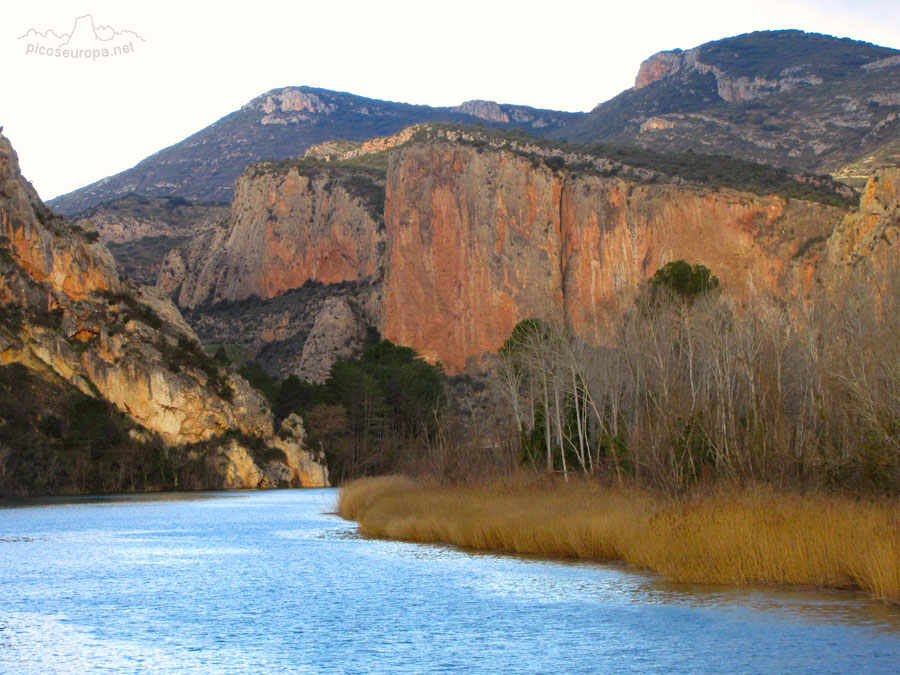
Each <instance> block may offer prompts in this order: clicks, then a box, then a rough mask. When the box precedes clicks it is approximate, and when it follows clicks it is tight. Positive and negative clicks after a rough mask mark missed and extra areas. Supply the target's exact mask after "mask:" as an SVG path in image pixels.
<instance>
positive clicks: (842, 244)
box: [822, 168, 900, 287]
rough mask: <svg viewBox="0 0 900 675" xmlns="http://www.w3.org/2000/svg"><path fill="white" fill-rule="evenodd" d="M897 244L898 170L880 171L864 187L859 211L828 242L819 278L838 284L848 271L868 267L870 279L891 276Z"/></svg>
mask: <svg viewBox="0 0 900 675" xmlns="http://www.w3.org/2000/svg"><path fill="white" fill-rule="evenodd" d="M898 243H900V169H895V168H892V169H881V170H879V171H877V172H876V173H875V174H873V175H872V176H871V177H870V178H869V181H868V182H867V183H866V187H865V190H863V193H862V196H861V198H860V201H859V210H858V211H856V212H854V213H851V214H848V215H847V217H845V218H844V219H843V220H842V221H841V223H840V224H839V225H838V227H837V228H835V231H834V233H833V235H832V236H831V237H830V238H829V239H828V244H827V248H826V252H825V261H824V264H823V271H822V274H823V277H824V278H825V279H826V280H827V281H828V282H829V283H828V285H829V286H832V287H833V286H835V285H836V284H837V283H839V281H838V280H839V278H840V276H841V275H842V274H844V273H845V272H847V271H848V269H849V268H854V267H858V266H860V265H866V266H868V268H869V269H868V271H869V272H870V273H873V274H874V279H875V280H878V279H882V278H884V277H885V275H887V274H895V273H896V269H897V262H898V259H897V256H898V250H900V247H898Z"/></svg>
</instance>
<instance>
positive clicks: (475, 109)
mask: <svg viewBox="0 0 900 675" xmlns="http://www.w3.org/2000/svg"><path fill="white" fill-rule="evenodd" d="M456 109H457V110H458V111H459V112H461V113H465V114H467V115H472V116H473V117H478V118H480V119H483V120H488V121H490V122H509V115H507V114H506V113H505V112H503V110H502V109H501V108H500V106H499V105H497V104H496V103H495V102H494V101H480V100H473V101H463V102H462V103H461V104H460V105H458V106H457V107H456Z"/></svg>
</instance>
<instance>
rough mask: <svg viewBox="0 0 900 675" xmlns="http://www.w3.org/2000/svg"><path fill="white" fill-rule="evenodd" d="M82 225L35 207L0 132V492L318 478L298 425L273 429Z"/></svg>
mask: <svg viewBox="0 0 900 675" xmlns="http://www.w3.org/2000/svg"><path fill="white" fill-rule="evenodd" d="M91 227H92V226H91V223H90V222H89V221H85V220H82V221H79V222H78V223H73V222H70V221H67V220H66V219H65V218H61V217H59V216H57V215H55V214H54V213H52V212H51V211H50V209H48V208H47V207H46V206H45V205H44V204H43V203H42V202H41V200H40V198H39V197H38V195H37V193H36V192H35V191H34V189H33V188H32V186H31V184H30V183H28V182H27V181H26V180H25V179H24V178H23V177H22V175H21V173H20V171H19V164H18V157H17V156H16V153H15V152H14V151H13V149H12V146H11V145H10V143H9V141H8V140H7V139H6V138H5V137H3V136H2V135H0V364H2V365H0V494H6V493H34V492H83V491H122V490H148V489H156V490H159V489H167V488H168V489H170V488H175V487H181V488H183V489H184V488H188V489H191V488H205V489H210V488H223V487H274V486H278V485H301V484H302V485H322V484H323V483H326V482H327V472H326V471H325V470H324V468H323V467H322V465H321V461H320V458H319V457H318V456H317V453H312V452H309V451H308V450H307V449H306V447H305V445H304V443H305V440H304V432H303V429H302V425H301V424H300V423H299V420H297V419H291V418H289V419H288V420H286V421H285V423H284V425H283V426H282V428H281V429H278V430H276V428H275V427H274V420H273V415H272V412H271V410H270V409H269V407H268V405H267V403H266V401H265V399H264V398H263V397H262V395H261V394H259V393H258V392H257V391H256V390H255V389H253V388H252V387H251V386H250V385H249V384H248V383H247V382H246V380H244V379H243V378H242V377H240V376H239V375H238V373H237V372H236V371H235V370H234V369H233V368H232V367H230V366H229V365H228V364H226V363H221V362H217V361H215V360H214V359H211V358H210V357H208V356H206V355H205V354H204V352H203V350H202V348H201V346H200V344H199V342H198V341H197V338H196V335H195V334H194V332H193V331H192V330H191V328H190V327H189V326H188V325H187V324H186V323H185V322H184V319H183V318H182V317H181V315H180V313H179V312H178V310H177V309H176V308H175V307H174V306H173V305H172V303H171V302H169V301H168V300H166V299H164V298H163V297H162V296H161V295H160V294H158V293H157V292H155V291H154V289H150V288H146V287H142V286H140V285H137V284H134V283H133V282H131V281H129V280H128V279H126V278H124V277H123V276H122V275H120V273H119V272H118V270H116V267H115V265H114V263H113V260H112V257H111V256H110V254H109V251H108V250H107V249H106V247H105V245H104V244H103V243H102V242H101V241H100V237H99V235H98V233H97V231H96V230H93V229H91ZM276 431H277V432H278V433H276Z"/></svg>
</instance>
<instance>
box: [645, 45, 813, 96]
mask: <svg viewBox="0 0 900 675" xmlns="http://www.w3.org/2000/svg"><path fill="white" fill-rule="evenodd" d="M702 58H703V53H702V48H701V47H697V48H696V49H691V50H688V51H682V50H681V49H675V50H673V51H667V52H659V53H657V54H654V55H653V56H651V57H650V58H649V59H647V60H646V61H644V62H643V63H641V66H640V68H639V69H638V74H637V77H636V78H635V80H634V88H635V89H643V88H644V87H647V86H649V85H651V84H653V83H654V82H659V81H660V80H662V79H664V78H667V77H672V76H673V75H675V74H676V73H679V72H681V71H683V70H685V71H688V70H689V71H694V72H697V73H700V74H701V75H706V74H707V73H712V75H713V76H714V77H715V78H716V89H717V91H718V94H719V98H721V99H722V100H724V101H728V102H729V103H741V102H744V101H750V100H752V99H755V98H759V97H761V96H768V95H769V94H774V93H779V92H789V91H792V90H794V89H796V88H797V87H798V86H799V85H804V84H807V85H817V84H822V78H821V77H819V76H818V75H816V74H814V73H808V72H803V71H804V68H794V69H788V70H786V71H785V72H783V73H781V76H779V77H776V78H767V77H763V76H759V75H757V76H754V77H748V76H746V75H734V74H732V73H729V72H727V71H726V70H723V69H722V68H720V67H718V66H716V65H712V64H709V63H704V62H703V61H702V60H701V59H702Z"/></svg>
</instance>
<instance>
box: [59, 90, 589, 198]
mask: <svg viewBox="0 0 900 675" xmlns="http://www.w3.org/2000/svg"><path fill="white" fill-rule="evenodd" d="M575 117H578V114H576V113H566V112H555V111H549V110H536V109H534V108H528V107H526V106H516V105H505V104H503V105H501V104H497V103H494V102H492V101H467V102H465V103H463V104H462V105H459V106H456V107H447V108H432V107H429V106H425V105H410V104H407V103H392V102H389V101H378V100H375V99H369V98H363V97H361V96H354V95H352V94H346V93H341V92H335V91H328V90H326V89H316V88H313V87H285V88H282V89H274V90H272V91H269V92H267V93H265V94H262V95H261V96H258V97H256V98H254V99H253V100H252V101H250V102H248V103H247V104H246V105H244V106H243V107H242V108H241V109H240V110H237V111H235V112H233V113H231V114H230V115H227V116H225V117H223V118H222V119H220V120H219V121H218V122H215V123H214V124H211V125H210V126H208V127H206V128H205V129H203V130H202V131H199V132H197V133H196V134H194V135H192V136H190V137H188V138H186V139H184V140H183V141H181V142H180V143H176V144H175V145H173V146H170V147H168V148H166V149H164V150H161V151H160V152H158V153H156V154H154V155H151V156H150V157H148V158H147V159H145V160H143V161H141V162H140V163H139V164H137V165H136V166H134V167H133V168H131V169H128V170H126V171H123V172H121V173H119V174H116V175H114V176H110V177H109V178H104V179H103V180H100V181H97V182H96V183H92V184H91V185H87V186H85V187H83V188H80V189H78V190H75V191H74V192H70V193H68V194H65V195H62V196H60V197H57V198H56V199H53V200H51V201H50V202H48V204H49V206H50V207H52V208H53V209H54V210H55V211H56V212H57V213H61V214H66V215H71V214H75V213H79V212H82V211H85V210H87V209H89V208H91V207H94V206H97V205H98V204H101V203H103V202H106V201H109V200H112V199H117V198H120V197H124V196H125V195H128V194H131V193H134V194H136V195H140V196H145V197H164V196H177V197H182V198H186V199H191V200H200V201H207V202H218V203H228V202H230V201H231V197H232V186H233V183H234V180H235V179H236V178H237V177H238V176H239V175H240V174H241V172H242V171H243V170H244V168H245V167H246V166H247V165H248V164H251V163H252V162H255V161H258V160H278V159H284V158H288V157H296V156H298V155H302V154H303V152H304V151H305V150H306V149H307V148H308V147H309V146H311V145H313V144H315V143H320V142H322V141H327V140H331V139H338V138H340V139H347V140H357V141H361V140H365V139H367V138H371V137H373V136H382V135H385V134H391V133H394V132H396V131H399V130H400V129H402V128H403V127H405V126H408V125H410V124H415V123H417V122H429V121H445V122H461V123H470V124H475V123H478V124H487V125H498V126H506V127H516V128H522V129H527V130H529V131H531V132H539V133H546V132H549V131H550V130H553V129H556V128H559V127H561V126H562V125H563V124H564V123H565V122H567V121H569V120H571V119H574V118H575Z"/></svg>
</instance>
